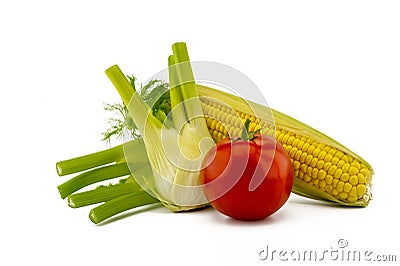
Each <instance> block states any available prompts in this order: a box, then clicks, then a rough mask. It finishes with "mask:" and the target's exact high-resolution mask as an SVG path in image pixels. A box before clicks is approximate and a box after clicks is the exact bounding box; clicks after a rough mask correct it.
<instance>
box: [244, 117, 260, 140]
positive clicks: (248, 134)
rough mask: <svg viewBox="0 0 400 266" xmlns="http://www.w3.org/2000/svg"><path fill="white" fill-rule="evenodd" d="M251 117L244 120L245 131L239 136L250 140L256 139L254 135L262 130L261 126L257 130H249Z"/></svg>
mask: <svg viewBox="0 0 400 266" xmlns="http://www.w3.org/2000/svg"><path fill="white" fill-rule="evenodd" d="M250 122H251V121H250V119H248V118H247V119H246V121H245V122H244V127H243V131H242V136H241V137H240V138H239V139H241V140H248V141H252V140H253V139H255V138H256V137H255V136H254V135H255V134H256V133H258V132H260V130H261V128H259V129H257V130H256V131H251V132H249V127H250Z"/></svg>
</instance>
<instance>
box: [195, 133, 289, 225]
mask: <svg viewBox="0 0 400 266" xmlns="http://www.w3.org/2000/svg"><path fill="white" fill-rule="evenodd" d="M200 178H201V181H202V184H203V190H204V193H205V196H206V197H207V199H208V200H209V201H210V203H211V205H212V206H213V207H214V208H215V209H217V210H218V211H220V212H221V213H223V214H225V215H227V216H230V217H233V218H235V219H239V220H259V219H263V218H265V217H267V216H269V215H271V214H273V213H274V212H276V211H277V210H278V209H280V208H281V207H282V206H283V204H284V203H285V202H286V201H287V199H288V198H289V195H290V192H291V190H292V185H293V166H292V163H291V161H290V158H289V156H288V155H287V153H286V151H285V150H284V149H283V147H282V145H281V144H279V143H278V142H277V141H275V139H273V138H271V137H269V136H266V135H260V134H255V135H254V137H253V138H252V140H242V139H240V140H230V139H225V140H222V141H221V142H219V143H218V144H217V145H216V146H215V147H214V149H212V150H211V151H209V152H208V153H207V155H206V156H205V159H204V161H203V169H202V170H201V173H200Z"/></svg>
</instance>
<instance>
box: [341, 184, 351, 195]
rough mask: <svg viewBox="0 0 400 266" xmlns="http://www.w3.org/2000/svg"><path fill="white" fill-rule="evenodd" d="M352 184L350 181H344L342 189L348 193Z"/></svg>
mask: <svg viewBox="0 0 400 266" xmlns="http://www.w3.org/2000/svg"><path fill="white" fill-rule="evenodd" d="M352 187H353V186H352V185H351V184H350V183H345V184H344V187H343V191H344V192H346V193H349V192H350V190H351V188H352Z"/></svg>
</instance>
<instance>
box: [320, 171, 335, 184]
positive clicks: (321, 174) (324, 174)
mask: <svg viewBox="0 0 400 266" xmlns="http://www.w3.org/2000/svg"><path fill="white" fill-rule="evenodd" d="M325 177H326V172H325V171H324V170H319V171H318V179H325ZM331 182H332V181H331Z"/></svg>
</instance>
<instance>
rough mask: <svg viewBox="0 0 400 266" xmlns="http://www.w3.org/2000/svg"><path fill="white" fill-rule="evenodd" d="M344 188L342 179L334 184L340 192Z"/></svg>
mask: <svg viewBox="0 0 400 266" xmlns="http://www.w3.org/2000/svg"><path fill="white" fill-rule="evenodd" d="M343 188H344V182H343V181H339V183H338V184H337V185H336V189H337V191H339V192H342V191H343Z"/></svg>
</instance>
